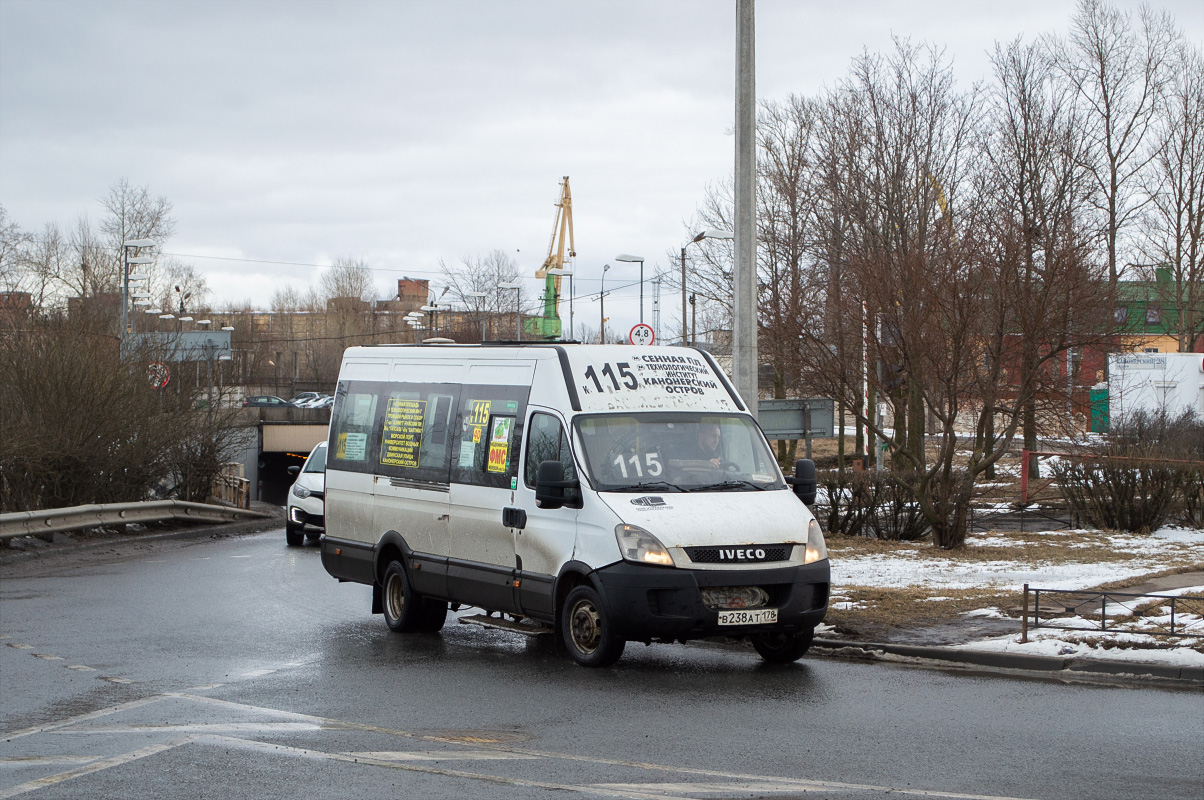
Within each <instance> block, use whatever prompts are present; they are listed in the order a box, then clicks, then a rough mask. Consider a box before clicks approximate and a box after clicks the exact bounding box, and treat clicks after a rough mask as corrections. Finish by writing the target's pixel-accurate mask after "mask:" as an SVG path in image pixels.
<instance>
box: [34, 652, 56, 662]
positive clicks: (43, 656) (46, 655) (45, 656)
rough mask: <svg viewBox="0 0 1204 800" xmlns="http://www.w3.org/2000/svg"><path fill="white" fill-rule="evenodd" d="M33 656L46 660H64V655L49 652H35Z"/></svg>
mask: <svg viewBox="0 0 1204 800" xmlns="http://www.w3.org/2000/svg"><path fill="white" fill-rule="evenodd" d="M33 657H34V658H41V659H44V660H46V661H62V660H63V657H62V656H52V655H50V654H49V653H34V654H33Z"/></svg>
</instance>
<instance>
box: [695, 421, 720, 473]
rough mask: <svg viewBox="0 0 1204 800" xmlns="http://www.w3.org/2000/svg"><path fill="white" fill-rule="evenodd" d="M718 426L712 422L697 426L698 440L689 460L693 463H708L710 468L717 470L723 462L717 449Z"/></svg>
mask: <svg viewBox="0 0 1204 800" xmlns="http://www.w3.org/2000/svg"><path fill="white" fill-rule="evenodd" d="M719 438H720V437H719V426H718V425H716V424H715V423H713V422H701V423H699V425H698V439H697V441H696V442H695V447H694V452H693V453H691V454H690V458H691V459H692V460H694V461H709V462H711V466H712V467H716V468H718V467H719V465H720V464H721V463H722V462H723V457H722V453H721V451H720V448H719Z"/></svg>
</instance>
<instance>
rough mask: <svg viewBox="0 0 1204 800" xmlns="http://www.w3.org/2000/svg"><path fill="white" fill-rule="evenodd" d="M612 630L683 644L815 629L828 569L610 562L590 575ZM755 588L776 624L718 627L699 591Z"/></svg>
mask: <svg viewBox="0 0 1204 800" xmlns="http://www.w3.org/2000/svg"><path fill="white" fill-rule="evenodd" d="M594 577H595V578H596V579H597V582H598V586H599V589H600V591H601V594H602V602H603V604H604V605H605V607H606V611H607V616H608V619H609V620H610V624H611V627H612V630H614V631H615V633H616V634H618V635H619V636H620V637H622V638H623V639H626V640H629V641H650V640H653V639H657V640H666V641H668V640H681V641H684V640H687V639H700V638H703V637H706V636H744V635H747V634H749V633H757V632H761V631H773V632H776V633H795V632H802V631H803V630H805V629H811V628H814V627H815V626H816V625H818V624H819V623H820V622H822V621H823V618H824V615H825V614H826V613H827V611H828V587H829V584H830V582H831V569H830V567H829V563H828V561H827V559H824V560H823V561H817V562H815V563H814V564H804V565H793V566H789V567H774V568H770V569H739V570H689V569H675V568H667V567H654V566H646V565H643V564H631V563H628V562H626V561H623V562H619V563H617V564H611V565H610V566H609V567H603V568H602V569H599V570H597V571H595V572H594ZM711 586H760V587H761V588H762V589H764V590H765V591H766V592H767V593H768V594H769V603H768V605H767V607H768V608H776V609H777V610H778V621H777V622H776V623H772V624H768V625H747V626H730V625H724V626H722V627H720V625H719V611H718V610H717V609H711V608H708V607H707V606H706V605H705V604H704V603H703V602H702V592H701V590H702V589H703V588H704V587H711Z"/></svg>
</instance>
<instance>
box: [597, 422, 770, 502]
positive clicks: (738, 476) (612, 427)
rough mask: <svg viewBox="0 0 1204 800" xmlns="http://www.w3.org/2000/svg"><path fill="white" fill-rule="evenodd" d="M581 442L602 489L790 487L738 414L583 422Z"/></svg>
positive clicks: (752, 428) (753, 428)
mask: <svg viewBox="0 0 1204 800" xmlns="http://www.w3.org/2000/svg"><path fill="white" fill-rule="evenodd" d="M574 427H575V430H576V439H577V442H578V446H579V448H580V452H581V454H582V455H583V457H584V461H585V468H586V470H587V472H588V474H589V476H590V478H591V481H592V484H593V486H594V488H595V489H596V490H598V491H602V492H606V491H612V492H613V491H656V492H674V491H682V492H699V491H716V492H718V491H763V490H765V489H784V488H785V487H786V484H785V482H784V481H783V479H782V473H781V472H780V471H779V470H778V465H777V461H776V460H775V459H774V458H773V455H772V454H771V453H770V452H769V448H768V447H766V445H765V440H764V438H762V436H761V432H760V431H759V430H758V429H757V426H756V425H755V424H754V423H753V421H752V419H751V418H750V417H748V416H746V415H740V414H698V413H677V412H647V413H639V414H598V415H590V416H582V417H578V418H577V420H576V422H575V423H574Z"/></svg>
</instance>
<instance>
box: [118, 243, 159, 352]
mask: <svg viewBox="0 0 1204 800" xmlns="http://www.w3.org/2000/svg"><path fill="white" fill-rule="evenodd" d="M154 246H155V240H154V239H126V240H125V241H123V242H122V243H121V249H122V256H123V257H124V258H123V260H124V263H123V265H122V270H121V338H122V339H124V338H125V334H126V329H127V327H128V326H129V324H130V319H129V317H130V264H153V263H154V261H155V259H153V258H151V257H150V256H140V255H138V251H139V250H140V249H142V248H143V247H154Z"/></svg>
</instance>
